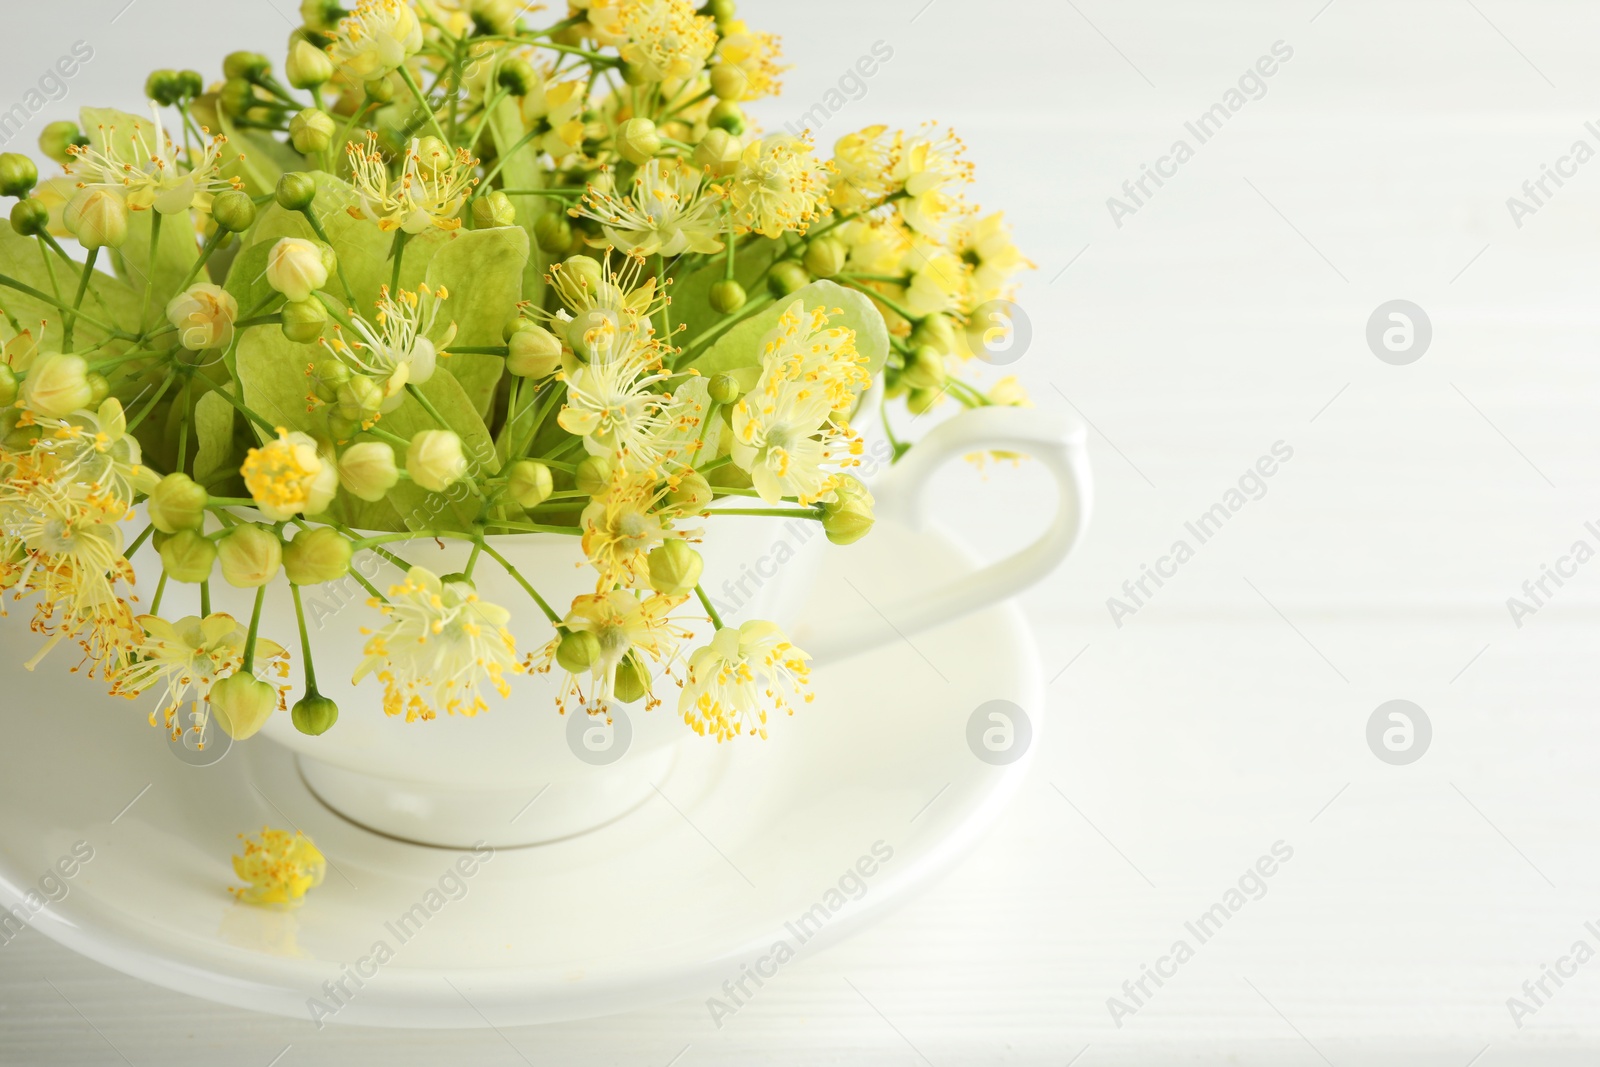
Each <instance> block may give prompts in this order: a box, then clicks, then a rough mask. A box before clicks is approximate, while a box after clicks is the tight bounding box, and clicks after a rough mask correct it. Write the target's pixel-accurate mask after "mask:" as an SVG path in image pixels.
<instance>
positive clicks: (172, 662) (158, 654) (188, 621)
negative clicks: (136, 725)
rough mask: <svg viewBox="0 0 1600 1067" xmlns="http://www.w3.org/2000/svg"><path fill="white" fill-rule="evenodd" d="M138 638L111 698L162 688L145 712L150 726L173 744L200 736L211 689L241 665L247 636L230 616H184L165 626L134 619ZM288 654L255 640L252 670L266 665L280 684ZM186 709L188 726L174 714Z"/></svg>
mask: <svg viewBox="0 0 1600 1067" xmlns="http://www.w3.org/2000/svg"><path fill="white" fill-rule="evenodd" d="M138 623H139V627H140V629H141V631H142V633H143V638H142V640H141V641H140V643H139V645H138V646H137V647H136V648H135V649H134V652H135V658H134V661H133V663H132V664H130V665H129V667H128V668H127V669H126V670H125V671H123V672H122V674H121V675H120V676H119V677H118V678H117V679H116V680H115V683H114V684H113V685H112V687H111V695H112V696H125V697H128V698H130V699H131V698H135V697H138V696H141V695H142V694H144V693H146V692H148V691H149V690H150V689H152V688H153V687H155V686H157V685H161V686H164V687H165V688H164V690H163V691H162V694H161V703H160V706H159V707H158V708H156V709H154V710H152V711H151V712H150V725H151V726H155V725H157V718H156V717H157V714H158V713H159V715H160V717H161V719H160V725H162V726H164V727H165V728H166V729H167V730H168V731H170V733H171V735H172V739H173V740H174V741H176V740H178V739H179V738H180V737H181V736H182V735H183V732H184V730H185V729H188V730H192V731H193V732H194V733H195V734H196V736H198V737H204V736H205V727H206V720H207V718H208V717H209V715H210V711H211V704H210V695H211V687H212V686H213V685H214V684H216V682H217V681H218V680H219V679H221V678H226V677H228V676H229V675H232V674H234V673H236V672H237V671H238V670H239V668H240V666H241V665H243V663H244V653H245V642H246V641H247V640H248V638H249V631H248V630H247V629H246V628H245V627H244V626H241V625H240V624H239V622H238V621H237V620H236V619H234V617H233V616H232V615H227V614H223V613H221V612H218V613H215V614H212V615H207V616H206V617H205V618H203V619H202V618H200V617H198V616H195V615H189V616H186V617H184V618H181V619H178V620H177V621H176V622H168V621H167V620H166V619H163V618H159V617H158V616H155V615H140V616H139V618H138ZM287 660H288V652H287V651H286V650H285V649H284V648H283V646H282V645H279V644H278V643H277V642H275V641H270V640H268V639H267V638H265V637H260V636H257V638H256V659H255V662H256V665H257V667H258V668H260V667H263V666H268V665H270V666H271V667H272V669H273V670H274V671H275V672H276V673H277V674H278V676H279V677H280V678H282V677H287V675H288V662H287ZM185 704H188V705H189V714H188V716H187V719H188V723H187V724H184V723H180V722H179V721H178V712H179V711H180V710H181V709H182V708H183V706H184V705H185Z"/></svg>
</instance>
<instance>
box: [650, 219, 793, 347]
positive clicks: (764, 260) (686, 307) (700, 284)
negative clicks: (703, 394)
mask: <svg viewBox="0 0 1600 1067" xmlns="http://www.w3.org/2000/svg"><path fill="white" fill-rule="evenodd" d="M724 239H726V238H724ZM783 248H784V242H782V241H769V240H765V239H762V240H758V241H756V242H755V243H754V244H752V245H751V246H750V247H749V248H747V249H744V250H742V251H740V252H739V254H738V256H737V257H736V258H735V260H734V268H735V269H734V278H735V280H737V281H738V282H739V284H740V285H742V286H744V287H745V289H746V291H747V292H748V294H749V296H751V297H754V296H756V295H757V293H758V292H759V286H758V284H757V279H759V278H760V277H761V276H762V275H763V274H765V273H766V271H767V268H768V267H770V266H772V261H773V260H774V259H775V258H776V257H777V256H778V254H779V253H781V252H782V251H783ZM727 272H728V263H727V258H726V256H724V255H723V254H720V253H719V254H718V255H715V256H713V257H712V258H711V261H710V262H709V263H706V264H705V265H704V266H702V267H700V268H698V269H696V270H695V271H693V272H692V273H690V274H689V275H687V276H685V277H681V278H675V279H674V280H673V283H672V288H671V289H670V290H669V291H670V292H671V293H672V321H673V322H674V323H680V322H681V323H683V324H685V325H686V326H688V329H686V330H684V331H683V332H682V333H681V334H679V335H678V337H679V339H680V343H683V342H687V341H692V340H694V339H695V338H696V337H699V336H700V335H701V334H702V333H705V332H706V331H707V330H709V329H711V328H712V327H713V326H715V325H716V324H717V323H718V322H721V321H722V318H723V316H722V312H720V311H717V310H715V309H714V308H712V306H711V287H712V286H713V285H715V284H717V283H718V282H720V281H721V280H722V279H723V278H724V277H726V276H727Z"/></svg>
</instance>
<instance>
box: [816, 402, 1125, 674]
mask: <svg viewBox="0 0 1600 1067" xmlns="http://www.w3.org/2000/svg"><path fill="white" fill-rule="evenodd" d="M991 449H999V450H1004V451H1008V452H1018V453H1022V454H1024V455H1028V456H1031V457H1033V459H1035V460H1036V461H1038V462H1039V463H1041V464H1043V465H1044V468H1045V469H1046V470H1048V471H1049V472H1050V473H1051V474H1052V475H1053V476H1054V477H1055V481H1056V494H1057V503H1056V513H1055V515H1054V516H1053V517H1052V518H1051V520H1050V522H1049V525H1047V526H1046V527H1045V530H1044V532H1043V533H1042V534H1040V536H1039V537H1038V539H1037V540H1035V541H1034V542H1033V543H1032V544H1030V545H1028V546H1027V547H1026V548H1023V549H1021V550H1020V551H1018V552H1016V553H1014V554H1013V555H1010V556H1008V557H1006V558H1005V559H1002V560H998V561H996V562H994V563H991V564H989V565H987V566H985V567H983V568H982V569H980V570H977V571H974V572H973V573H970V574H966V575H963V576H961V577H959V578H955V579H952V580H951V581H949V582H947V583H946V584H944V585H942V586H935V587H934V588H931V589H924V590H919V591H918V592H916V593H914V594H912V595H911V596H909V597H905V598H904V599H901V600H899V601H898V602H895V603H892V604H889V605H884V606H881V608H880V607H873V608H868V609H864V610H862V611H860V612H857V613H855V614H852V615H847V616H845V617H844V618H840V619H833V620H827V621H824V622H821V623H818V624H816V625H815V626H813V627H811V628H810V632H809V633H804V634H802V635H797V637H796V643H797V644H799V645H800V647H801V648H804V649H805V650H806V651H807V652H809V653H810V654H811V657H812V661H813V663H814V664H815V665H821V664H825V663H829V662H833V661H835V660H841V659H845V658H847V657H848V656H851V655H855V654H857V653H860V652H866V651H868V650H870V649H872V648H875V647H877V646H879V645H882V644H885V643H887V642H888V641H889V640H891V639H892V638H893V637H894V636H896V634H898V635H903V636H909V635H911V634H914V633H919V632H921V631H923V630H927V629H930V628H932V627H934V626H938V625H939V624H941V623H945V622H949V621H950V620H952V619H958V618H961V617H962V616H964V615H969V614H971V613H972V612H974V611H977V610H979V609H980V608H984V607H987V606H989V605H990V604H993V603H995V602H996V601H998V600H1003V599H1005V598H1006V597H1008V596H1011V595H1012V594H1014V593H1018V592H1021V591H1022V590H1023V589H1026V588H1027V587H1028V586H1030V585H1032V584H1033V583H1034V582H1036V581H1038V580H1039V579H1040V578H1042V577H1044V576H1045V575H1046V574H1048V573H1049V572H1050V571H1051V570H1052V569H1054V568H1055V566H1056V565H1057V564H1058V563H1060V562H1061V561H1062V559H1064V558H1065V557H1066V555H1067V553H1068V552H1070V551H1072V546H1073V545H1074V544H1076V543H1077V540H1078V538H1079V536H1080V535H1081V534H1082V533H1083V530H1084V527H1085V526H1086V525H1087V524H1088V521H1089V513H1090V509H1091V503H1092V498H1093V492H1094V479H1093V475H1092V474H1091V472H1090V468H1089V454H1088V450H1087V433H1086V431H1085V430H1084V427H1083V425H1082V424H1081V423H1079V422H1078V421H1077V420H1076V419H1072V418H1063V417H1061V416H1060V415H1053V414H1047V413H1046V412H1043V411H1040V410H1038V409H1035V408H1017V407H983V408H972V409H970V410H967V411H963V412H962V413H961V414H959V415H957V416H955V417H954V418H951V419H948V420H946V421H945V422H942V423H940V424H939V425H938V426H936V427H934V428H933V430H932V431H931V432H929V433H928V435H927V436H926V437H924V438H923V439H922V440H921V441H919V442H918V443H917V445H916V447H915V448H913V449H911V450H910V451H909V452H907V453H906V454H905V457H904V458H903V459H901V460H900V462H899V463H897V464H895V466H894V467H893V468H892V469H891V470H890V472H889V474H888V475H886V476H885V477H884V479H883V480H882V481H881V482H879V483H878V485H877V487H876V488H875V489H874V490H873V493H874V496H875V498H876V507H875V510H876V512H877V514H878V516H879V517H880V518H887V519H893V520H896V521H899V522H901V523H903V524H905V525H907V526H909V527H911V528H912V529H914V530H920V529H922V528H924V527H925V526H926V525H927V521H928V519H929V518H930V512H931V511H932V508H931V506H930V505H931V504H932V503H933V502H932V501H930V500H929V499H928V496H927V490H928V485H929V483H930V482H931V480H932V476H933V474H934V472H935V471H937V470H938V469H939V468H940V467H942V466H943V465H944V464H945V463H946V462H947V461H949V460H950V459H951V457H954V456H964V455H967V454H969V453H972V452H983V451H988V450H991ZM869 536H870V535H869ZM846 551H848V550H846ZM885 619H887V620H889V623H890V627H891V629H892V630H893V631H894V632H892V633H890V634H885V633H884V632H883V631H884V625H883V624H884V620H885Z"/></svg>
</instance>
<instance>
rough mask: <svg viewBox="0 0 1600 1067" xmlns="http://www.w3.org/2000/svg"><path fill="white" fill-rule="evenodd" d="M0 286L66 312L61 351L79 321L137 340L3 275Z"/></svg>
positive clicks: (119, 338)
mask: <svg viewBox="0 0 1600 1067" xmlns="http://www.w3.org/2000/svg"><path fill="white" fill-rule="evenodd" d="M97 251H99V249H91V250H90V252H89V262H90V263H93V262H94V255H95V252H97ZM89 274H90V270H88V269H85V271H84V277H85V278H86V279H87V278H88V276H89ZM0 285H3V286H5V287H6V288H8V289H15V290H16V291H17V292H19V293H26V294H27V295H28V296H31V297H33V298H34V299H35V300H39V301H42V302H44V303H46V304H49V305H50V306H52V307H55V308H59V309H60V310H61V311H63V312H66V321H67V325H65V326H63V328H62V329H63V331H64V336H63V339H62V341H63V343H62V348H63V349H66V348H67V347H68V344H67V342H69V341H70V340H71V328H72V326H74V325H76V324H77V323H78V322H79V321H82V322H86V323H88V324H89V325H90V326H93V327H95V328H96V329H99V330H104V331H105V332H106V334H107V335H109V336H111V337H115V338H117V339H118V340H120V341H134V340H137V339H138V338H137V336H136V335H134V334H131V333H129V332H128V331H126V330H119V329H117V328H116V327H115V326H109V325H107V324H106V323H104V322H101V321H100V320H99V319H96V318H91V317H90V316H89V315H86V314H84V313H83V312H82V311H79V310H78V309H77V308H75V307H71V306H69V305H68V304H66V303H64V302H63V301H60V300H57V299H56V298H55V297H53V296H51V295H50V294H49V293H43V292H40V291H39V290H37V289H35V288H34V287H33V286H31V285H28V284H26V283H24V282H19V281H17V279H15V278H12V277H9V276H7V275H4V274H0ZM82 285H83V286H85V287H86V286H87V285H88V282H87V281H84V282H83V283H82ZM81 291H82V290H81V289H80V292H81ZM79 303H82V298H81V297H80V298H79Z"/></svg>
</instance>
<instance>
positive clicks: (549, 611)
mask: <svg viewBox="0 0 1600 1067" xmlns="http://www.w3.org/2000/svg"><path fill="white" fill-rule="evenodd" d="M483 550H484V551H485V552H487V553H489V556H490V558H492V559H493V560H494V561H495V562H496V563H498V564H500V566H501V567H503V568H505V572H506V573H507V574H509V575H511V577H512V578H513V579H515V580H516V583H517V584H518V585H520V586H522V588H523V589H525V590H527V593H528V595H529V596H531V597H533V599H534V602H535V603H537V604H538V605H539V608H540V610H542V611H543V612H544V615H545V618H547V619H549V620H550V623H551V625H553V626H560V625H561V616H559V615H557V614H556V613H555V610H554V609H553V608H551V607H550V605H549V604H547V603H546V602H545V599H544V597H542V596H540V595H539V591H538V590H537V589H535V588H534V587H533V586H531V585H529V584H528V580H527V579H526V578H524V577H523V576H522V575H520V574H518V573H517V568H515V567H513V566H512V565H511V564H510V563H509V562H507V561H506V558H505V557H504V556H502V555H501V554H500V553H498V552H496V551H495V550H494V549H493V548H492V547H490V545H489V544H488V543H487V542H483Z"/></svg>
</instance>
